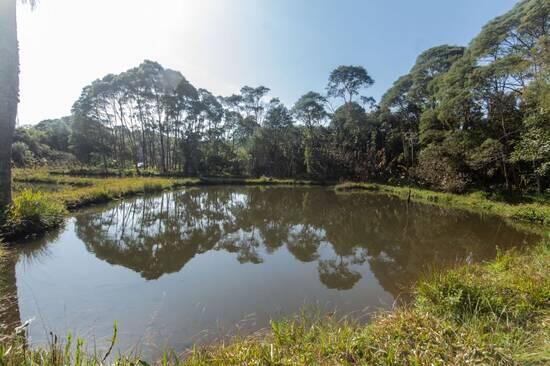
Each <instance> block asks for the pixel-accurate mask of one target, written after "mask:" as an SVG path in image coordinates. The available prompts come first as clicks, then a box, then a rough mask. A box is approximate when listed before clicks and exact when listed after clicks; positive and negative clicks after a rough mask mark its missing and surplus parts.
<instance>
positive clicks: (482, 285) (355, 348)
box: [0, 240, 550, 366]
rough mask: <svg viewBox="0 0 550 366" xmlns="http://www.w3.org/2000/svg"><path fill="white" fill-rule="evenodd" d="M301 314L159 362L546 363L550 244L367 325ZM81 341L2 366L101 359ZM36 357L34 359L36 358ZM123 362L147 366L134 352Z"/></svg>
mask: <svg viewBox="0 0 550 366" xmlns="http://www.w3.org/2000/svg"><path fill="white" fill-rule="evenodd" d="M308 314H309V313H306V314H302V315H300V316H297V317H296V318H293V319H286V320H280V321H273V322H272V323H271V327H270V328H269V329H267V330H265V331H264V332H261V333H258V334H256V335H253V336H249V337H244V338H235V339H233V340H232V341H230V342H229V343H226V344H219V345H214V346H208V347H203V348H196V349H194V350H192V351H190V352H188V353H186V354H184V355H180V356H176V355H168V354H167V355H166V356H165V357H164V359H163V360H161V361H159V364H162V365H196V366H198V365H471V364H484V365H546V364H548V363H549V362H550V343H549V340H550V241H549V240H546V241H544V242H542V243H540V244H539V245H538V246H537V247H535V248H532V249H530V250H529V251H527V252H524V253H518V252H510V253H505V254H501V255H500V256H499V257H498V258H497V259H495V260H494V261H492V262H490V263H486V264H480V265H468V266H465V267H460V268H456V269H454V270H451V271H448V272H445V273H441V274H436V275H432V276H431V277H429V278H426V279H425V280H423V281H421V282H420V283H419V284H418V285H417V286H416V289H415V300H414V302H413V303H412V304H410V305H408V306H406V307H401V308H397V309H396V310H394V311H391V312H386V313H381V314H378V315H377V316H376V317H375V318H374V319H373V321H372V322H371V323H370V324H369V325H366V326H365V325H360V324H357V323H355V322H353V321H351V320H345V319H344V320H337V319H334V318H333V317H322V316H319V315H311V314H309V315H308ZM85 350H86V348H85V346H83V344H82V342H80V341H78V342H76V343H75V342H74V341H73V344H72V345H71V344H69V345H67V344H66V343H65V344H61V343H60V342H57V343H55V344H53V345H51V346H50V347H49V348H46V349H25V348H24V347H22V346H21V344H20V343H19V342H18V341H17V340H16V339H15V340H12V342H11V343H7V344H4V345H2V346H0V365H31V364H40V365H56V366H57V365H81V364H87V365H99V364H101V360H102V358H103V355H97V354H96V355H93V356H90V355H89V354H87V353H86V351H85ZM33 362H34V363H33ZM116 364H117V365H128V366H129V365H146V363H140V361H138V360H136V359H135V357H130V358H120V359H119V360H118V363H116Z"/></svg>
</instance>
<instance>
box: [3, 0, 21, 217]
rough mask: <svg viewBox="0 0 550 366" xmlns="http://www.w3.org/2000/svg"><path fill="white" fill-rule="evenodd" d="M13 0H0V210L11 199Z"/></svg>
mask: <svg viewBox="0 0 550 366" xmlns="http://www.w3.org/2000/svg"><path fill="white" fill-rule="evenodd" d="M15 8H16V0H1V1H0V210H2V209H3V208H4V207H6V206H7V205H8V204H9V203H10V202H11V144H12V141H13V132H14V130H15V119H16V118H17V103H18V102H19V48H18V45H17V23H16V15H15V14H16V10H15Z"/></svg>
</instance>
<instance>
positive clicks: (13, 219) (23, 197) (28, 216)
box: [2, 189, 66, 239]
mask: <svg viewBox="0 0 550 366" xmlns="http://www.w3.org/2000/svg"><path fill="white" fill-rule="evenodd" d="M65 214H66V210H65V207H64V206H63V204H62V203H60V202H59V201H57V200H55V199H53V198H52V197H51V196H49V195H46V194H44V193H42V192H36V191H33V190H31V189H25V190H23V191H22V192H21V193H20V194H18V195H17V196H16V197H15V198H14V200H13V202H12V204H11V205H10V206H9V207H8V210H7V213H6V215H5V219H4V223H3V227H4V230H2V231H3V232H4V237H6V238H8V239H9V238H12V237H23V236H29V235H33V234H41V233H44V232H46V231H47V230H50V229H53V228H56V227H59V226H60V225H61V224H62V223H63V218H64V216H65Z"/></svg>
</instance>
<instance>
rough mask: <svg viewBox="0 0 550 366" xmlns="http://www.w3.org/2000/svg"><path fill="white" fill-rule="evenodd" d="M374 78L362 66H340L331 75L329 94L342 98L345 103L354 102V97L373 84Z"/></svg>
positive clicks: (328, 87)
mask: <svg viewBox="0 0 550 366" xmlns="http://www.w3.org/2000/svg"><path fill="white" fill-rule="evenodd" d="M373 84H374V80H373V79H372V78H371V76H370V75H369V73H368V72H367V70H366V69H365V68H364V67H362V66H339V67H337V68H336V69H334V70H333V71H332V72H331V73H330V76H329V81H328V85H327V95H328V96H329V97H331V98H342V99H343V101H344V104H347V103H351V102H353V97H354V96H356V95H359V92H360V91H361V90H362V89H364V88H368V87H370V86H372V85H373Z"/></svg>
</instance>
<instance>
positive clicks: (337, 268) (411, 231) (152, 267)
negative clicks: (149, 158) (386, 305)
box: [75, 187, 534, 296]
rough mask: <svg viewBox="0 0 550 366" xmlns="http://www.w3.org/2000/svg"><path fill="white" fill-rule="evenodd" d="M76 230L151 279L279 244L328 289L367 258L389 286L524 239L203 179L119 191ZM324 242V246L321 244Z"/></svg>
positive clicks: (336, 199)
mask: <svg viewBox="0 0 550 366" xmlns="http://www.w3.org/2000/svg"><path fill="white" fill-rule="evenodd" d="M75 226H76V230H77V235H78V236H79V237H80V238H81V239H82V240H83V242H84V243H85V245H86V247H87V249H88V250H89V251H91V252H93V253H94V254H95V255H96V256H97V257H98V258H100V259H103V260H105V261H107V262H109V263H111V264H117V265H122V266H124V267H127V268H130V269H132V270H133V271H136V272H138V273H140V274H141V276H142V277H143V278H145V279H147V280H154V279H157V278H159V277H160V276H162V275H163V274H166V273H173V272H177V271H180V270H181V269H182V268H183V267H184V266H185V265H186V263H188V262H189V261H190V260H191V259H192V258H193V257H194V256H195V255H198V254H201V253H205V252H207V251H210V250H217V251H221V250H223V251H227V252H230V253H235V255H236V258H237V260H238V261H239V262H240V263H254V264H259V263H262V262H263V261H264V260H265V259H266V256H269V254H270V253H273V252H274V251H276V250H278V249H279V248H281V247H285V248H286V249H287V250H288V251H289V252H290V253H292V255H293V256H294V257H295V258H296V259H297V260H299V261H302V262H314V261H317V263H318V266H317V268H318V271H319V279H320V281H321V282H322V283H323V284H324V285H325V286H326V287H327V288H330V289H338V290H346V289H351V288H352V287H353V286H354V285H355V284H356V283H357V282H358V281H359V280H360V279H361V274H360V273H359V272H358V271H357V270H356V269H357V268H356V267H357V266H360V265H363V264H365V263H367V262H368V264H369V266H370V269H371V271H372V272H373V273H374V275H375V276H376V277H377V279H378V281H379V282H380V284H381V285H382V286H383V287H384V289H385V290H386V291H388V292H390V293H391V294H392V295H393V296H397V295H398V294H399V293H400V292H401V291H402V290H403V288H404V287H407V286H409V285H410V284H411V282H412V281H414V280H416V279H417V278H418V276H419V275H420V274H421V273H422V272H423V271H424V270H425V268H426V266H431V265H434V264H435V265H436V266H438V267H440V266H442V265H445V264H452V263H456V262H457V261H464V260H473V261H479V260H483V259H486V258H490V257H492V256H494V255H495V252H496V246H497V245H498V246H499V247H501V248H507V247H510V246H512V245H520V244H521V243H526V242H532V241H533V240H534V238H532V237H531V236H530V235H529V234H526V233H524V232H521V231H518V230H515V229H514V228H512V227H510V226H508V225H505V224H504V223H503V222H501V221H500V220H499V219H496V218H487V217H480V216H478V215H475V214H470V213H465V212H459V211H452V210H447V209H443V208H437V207H434V206H425V205H420V204H409V205H407V203H406V202H404V201H400V200H398V199H394V198H390V197H386V196H378V195H337V194H335V193H334V192H332V191H330V190H328V189H322V188H281V187H279V188H252V187H208V188H201V189H188V190H185V191H178V192H170V193H164V194H162V195H160V196H154V197H141V198H137V199H133V200H127V201H124V202H122V203H120V204H117V205H115V206H112V207H110V208H108V209H105V208H103V209H98V210H95V211H89V212H86V213H82V214H79V215H77V217H76V223H75ZM323 248H324V249H323Z"/></svg>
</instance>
